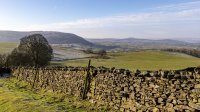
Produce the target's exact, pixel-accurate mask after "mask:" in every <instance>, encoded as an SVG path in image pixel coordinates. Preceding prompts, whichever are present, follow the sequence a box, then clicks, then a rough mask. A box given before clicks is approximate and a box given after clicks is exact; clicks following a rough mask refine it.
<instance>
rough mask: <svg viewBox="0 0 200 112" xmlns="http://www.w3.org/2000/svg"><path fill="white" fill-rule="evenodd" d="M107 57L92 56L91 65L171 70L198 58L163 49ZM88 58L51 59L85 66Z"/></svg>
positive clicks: (187, 65)
mask: <svg viewBox="0 0 200 112" xmlns="http://www.w3.org/2000/svg"><path fill="white" fill-rule="evenodd" d="M107 55H108V57H110V58H109V59H95V58H92V65H93V66H106V67H116V68H125V69H130V70H136V69H140V70H159V69H163V70H173V69H183V68H187V67H192V66H198V65H199V63H200V59H199V58H195V57H192V56H189V55H185V54H180V53H170V52H163V51H138V52H118V53H108V54H107ZM88 59H89V58H85V59H78V60H66V61H53V62H52V63H57V64H61V65H65V66H86V65H87V63H88Z"/></svg>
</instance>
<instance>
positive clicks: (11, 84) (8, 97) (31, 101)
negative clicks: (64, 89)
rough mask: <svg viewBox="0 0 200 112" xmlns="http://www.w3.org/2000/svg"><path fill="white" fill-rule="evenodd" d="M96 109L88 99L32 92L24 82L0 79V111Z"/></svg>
mask: <svg viewBox="0 0 200 112" xmlns="http://www.w3.org/2000/svg"><path fill="white" fill-rule="evenodd" d="M85 111H104V109H103V108H101V109H99V110H97V108H96V107H95V106H93V105H92V104H90V103H88V101H81V100H78V99H76V98H74V97H69V96H66V95H63V94H58V93H53V92H50V91H44V90H43V91H37V92H34V91H33V90H32V89H30V87H29V86H28V85H27V84H26V83H25V82H21V81H20V82H19V81H17V80H16V79H14V78H10V79H0V112H85Z"/></svg>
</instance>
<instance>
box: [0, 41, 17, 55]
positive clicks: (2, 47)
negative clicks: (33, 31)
mask: <svg viewBox="0 0 200 112" xmlns="http://www.w3.org/2000/svg"><path fill="white" fill-rule="evenodd" d="M17 45H18V43H14V42H0V53H2V54H3V53H9V52H11V51H12V50H13V49H14V48H16V47H17Z"/></svg>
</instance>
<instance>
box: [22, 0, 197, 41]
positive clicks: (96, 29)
mask: <svg viewBox="0 0 200 112" xmlns="http://www.w3.org/2000/svg"><path fill="white" fill-rule="evenodd" d="M199 6H200V1H197V2H189V3H181V4H174V5H168V6H161V7H157V8H155V9H152V11H151V12H143V13H136V14H129V15H120V16H111V17H102V18H91V19H82V20H77V21H71V22H62V23H52V24H44V25H30V26H29V27H26V28H21V30H53V31H64V32H71V33H76V34H78V35H81V36H84V37H89V38H120V37H121V38H123V37H138V38H140V37H141V38H170V37H176V38H178V37H183V38H187V37H194V38H198V37H199V35H200V32H199V31H200V7H199ZM199 38H200V37H199Z"/></svg>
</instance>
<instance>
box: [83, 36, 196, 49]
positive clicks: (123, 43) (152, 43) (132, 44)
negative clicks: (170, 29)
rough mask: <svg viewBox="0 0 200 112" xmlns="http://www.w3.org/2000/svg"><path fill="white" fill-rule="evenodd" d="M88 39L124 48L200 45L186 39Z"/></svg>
mask: <svg viewBox="0 0 200 112" xmlns="http://www.w3.org/2000/svg"><path fill="white" fill-rule="evenodd" d="M87 40H88V41H90V42H92V43H96V44H101V45H115V46H120V47H121V48H122V49H162V48H171V47H198V46H197V44H194V43H189V42H185V41H179V40H173V39H162V40H150V39H138V38H125V39H114V38H108V39H87Z"/></svg>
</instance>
